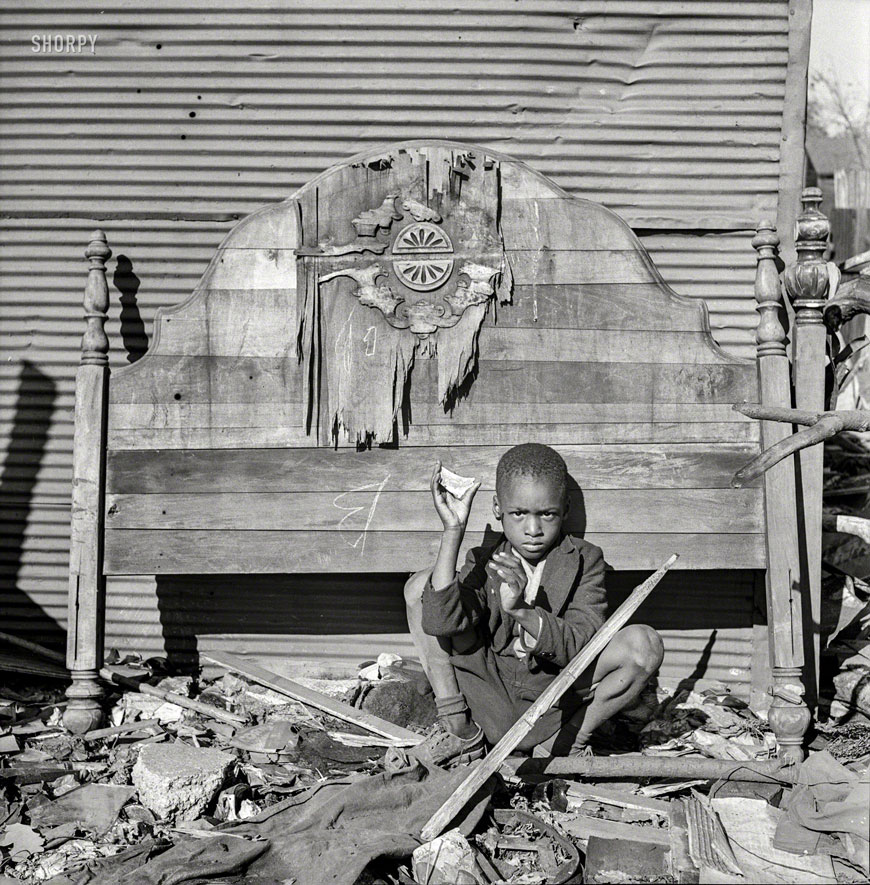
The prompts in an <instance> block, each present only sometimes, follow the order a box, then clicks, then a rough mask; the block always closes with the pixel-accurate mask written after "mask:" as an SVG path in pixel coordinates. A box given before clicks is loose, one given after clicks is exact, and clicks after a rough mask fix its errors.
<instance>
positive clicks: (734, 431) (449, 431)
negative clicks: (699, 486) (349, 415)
mask: <svg viewBox="0 0 870 885" xmlns="http://www.w3.org/2000/svg"><path fill="white" fill-rule="evenodd" d="M399 432H400V436H399V444H400V445H401V446H454V445H478V446H484V445H489V446H504V445H519V444H520V443H526V442H540V443H545V444H546V445H551V446H559V445H563V446H564V445H571V444H574V443H585V444H602V443H642V442H647V443H681V442H683V443H699V442H707V443H710V444H711V445H712V444H715V443H719V442H749V441H751V440H756V439H758V433H759V431H758V428H757V427H753V426H752V425H751V424H739V423H736V422H729V423H714V422H709V421H708V422H703V423H697V424H696V423H684V422H674V423H671V424H668V423H662V422H648V421H643V422H636V423H622V424H464V425H462V428H461V430H459V431H458V430H457V429H456V428H453V427H450V426H449V425H445V424H430V425H425V424H414V425H412V426H411V427H410V428H409V429H408V435H407V437H406V436H404V435H402V433H403V431H402V430H401V429H400V431H399Z"/></svg>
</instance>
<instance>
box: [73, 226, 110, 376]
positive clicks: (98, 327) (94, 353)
mask: <svg viewBox="0 0 870 885" xmlns="http://www.w3.org/2000/svg"><path fill="white" fill-rule="evenodd" d="M111 257H112V250H111V249H110V248H109V244H108V243H107V242H106V235H105V233H104V232H103V231H101V230H95V231H94V232H93V233H92V234H91V241H90V243H88V248H87V249H85V258H87V259H88V261H89V262H90V263H91V266H90V269H89V271H88V283H87V287H86V288H85V303H84V307H85V323H86V326H85V334H84V337H83V338H82V359H81V361H82V365H91V364H93V365H97V366H107V365H108V364H109V339H108V337H107V335H106V330H105V329H104V328H103V327H104V325H105V323H106V319H107V317H108V310H109V286H108V284H107V283H106V262H107V261H108V260H109V258H111Z"/></svg>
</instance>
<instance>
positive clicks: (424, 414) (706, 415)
mask: <svg viewBox="0 0 870 885" xmlns="http://www.w3.org/2000/svg"><path fill="white" fill-rule="evenodd" d="M508 414H509V415H510V416H511V418H512V420H513V422H514V423H532V424H580V423H584V424H620V423H636V422H638V421H656V422H658V421H660V422H663V423H674V422H675V421H686V422H690V423H702V422H705V421H713V422H716V423H720V424H728V423H731V422H736V423H740V424H746V423H748V424H754V423H755V422H754V421H753V420H752V419H751V418H747V417H746V416H745V415H742V414H741V413H740V412H736V411H734V409H733V408H732V407H731V405H730V404H728V403H652V402H647V403H478V404H477V405H476V406H475V407H474V408H473V409H472V408H470V407H469V406H468V404H467V402H466V401H465V400H461V401H460V402H458V403H456V405H455V406H454V408H453V409H452V410H451V411H447V410H445V408H444V406H443V405H441V404H440V403H414V404H413V406H412V408H411V415H410V417H411V419H412V420H413V422H414V423H415V424H498V423H501V422H503V421H504V418H505V416H506V415H508ZM300 420H301V416H300V404H299V403H220V402H210V403H176V402H171V403H115V404H114V405H112V406H110V408H109V434H110V438H111V435H112V433H119V432H121V431H125V430H141V429H146V428H149V429H153V430H161V429H164V428H167V427H171V428H178V427H185V428H188V429H190V430H193V429H195V428H211V429H212V430H231V429H251V430H260V429H268V428H272V429H274V427H275V425H279V426H281V427H282V429H283V428H285V427H286V429H287V430H288V432H289V431H291V430H292V428H293V427H294V426H296V425H297V423H298V424H299V427H300V428H301V423H299V422H300ZM109 447H110V448H121V447H120V446H113V445H112V444H111V443H110V445H109Z"/></svg>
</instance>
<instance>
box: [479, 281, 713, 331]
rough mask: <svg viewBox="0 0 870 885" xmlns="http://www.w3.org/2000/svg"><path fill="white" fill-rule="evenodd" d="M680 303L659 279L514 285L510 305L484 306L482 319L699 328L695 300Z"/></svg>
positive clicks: (699, 311)
mask: <svg viewBox="0 0 870 885" xmlns="http://www.w3.org/2000/svg"><path fill="white" fill-rule="evenodd" d="M682 307H683V305H682V303H681V302H678V301H677V300H676V299H675V298H673V297H672V296H671V295H670V294H669V293H668V292H667V290H666V289H665V288H664V287H663V286H662V284H661V283H657V282H647V283H615V282H604V283H563V284H552V283H544V282H541V281H539V280H533V281H532V282H531V283H528V284H522V285H521V284H515V285H514V291H513V299H512V300H511V303H510V304H504V305H495V306H494V307H490V312H489V315H488V316H489V318H488V319H487V321H486V322H487V323H494V324H495V325H498V326H511V327H513V326H517V327H532V328H534V327H536V326H540V327H542V328H564V329H646V330H653V329H656V330H664V331H675V332H678V331H683V332H699V333H703V330H704V324H703V308H702V306H701V304H700V302H695V303H692V304H689V305H687V306H686V307H687V308H691V309H681V308H682Z"/></svg>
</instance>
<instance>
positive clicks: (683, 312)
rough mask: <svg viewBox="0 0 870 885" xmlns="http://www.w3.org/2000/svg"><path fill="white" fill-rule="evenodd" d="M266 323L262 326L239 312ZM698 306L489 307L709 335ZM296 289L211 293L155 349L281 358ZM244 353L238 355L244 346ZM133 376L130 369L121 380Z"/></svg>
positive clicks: (519, 296) (534, 286)
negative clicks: (128, 374) (126, 376)
mask: <svg viewBox="0 0 870 885" xmlns="http://www.w3.org/2000/svg"><path fill="white" fill-rule="evenodd" d="M244 311H247V313H248V315H249V316H257V317H259V319H258V321H257V322H256V323H252V322H245V320H246V317H244V316H243V317H242V318H241V319H240V318H239V314H240V312H244ZM701 316H702V308H701V304H700V302H698V301H696V300H691V299H690V300H686V299H677V298H675V297H674V296H673V295H671V294H670V293H668V291H667V290H666V288H665V287H664V286H663V285H662V284H661V283H658V282H644V283H617V282H603V283H587V284H578V283H568V284H548V283H542V282H540V281H538V280H534V281H532V282H531V283H529V284H524V285H520V284H517V285H515V286H514V290H513V298H512V300H511V303H510V304H504V305H494V306H493V307H491V308H490V312H489V316H488V319H487V320H486V322H487V324H488V325H498V326H509V327H526V328H564V329H614V330H615V329H634V330H640V331H644V330H660V331H683V332H699V333H702V332H703V329H704V327H703V324H702V322H701ZM296 322H297V320H296V290H295V289H284V288H279V289H263V290H258V289H247V288H246V289H208V290H202V291H200V292H199V293H198V295H197V297H196V298H194V299H193V300H192V301H189V302H186V303H185V304H184V305H180V306H179V307H177V308H174V309H173V310H172V311H165V312H162V313H161V314H160V334H159V338H158V339H157V340H156V341H155V342H154V346H153V348H152V351H154V352H159V353H161V354H187V355H191V356H192V355H205V354H208V353H212V354H214V355H236V354H243V353H244V354H248V355H251V356H255V355H260V356H281V355H283V354H284V353H285V352H286V351H285V349H286V348H287V346H288V345H294V344H295V340H296ZM239 343H241V344H242V348H241V349H238V344H239ZM130 371H133V370H132V368H131V367H124V368H123V369H120V370H118V372H117V373H116V374H121V375H123V374H124V373H127V372H130Z"/></svg>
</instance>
